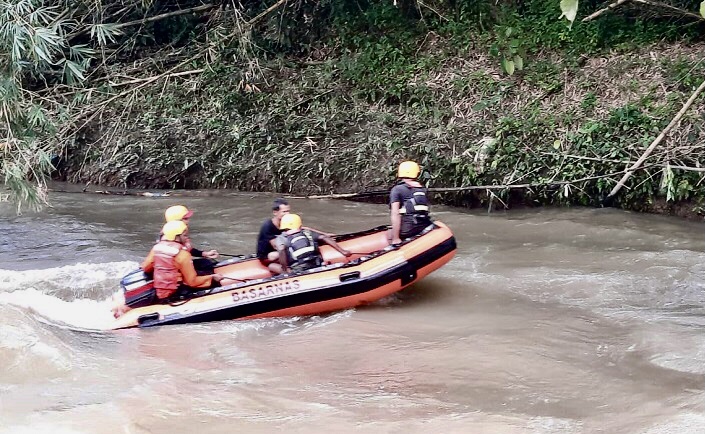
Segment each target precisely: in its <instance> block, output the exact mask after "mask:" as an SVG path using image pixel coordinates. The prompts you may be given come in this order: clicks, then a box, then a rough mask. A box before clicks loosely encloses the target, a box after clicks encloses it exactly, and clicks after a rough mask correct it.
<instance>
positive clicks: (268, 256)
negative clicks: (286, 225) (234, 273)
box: [257, 198, 291, 267]
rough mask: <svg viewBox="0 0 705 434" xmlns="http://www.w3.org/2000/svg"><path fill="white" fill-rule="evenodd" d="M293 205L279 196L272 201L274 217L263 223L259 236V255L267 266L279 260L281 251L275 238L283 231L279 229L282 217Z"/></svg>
mask: <svg viewBox="0 0 705 434" xmlns="http://www.w3.org/2000/svg"><path fill="white" fill-rule="evenodd" d="M290 210H291V207H290V206H289V202H287V201H286V200H285V199H282V198H278V199H275V200H274V203H272V218H271V219H267V220H265V221H264V223H262V227H261V228H260V230H259V235H258V236H257V257H258V258H259V260H260V262H261V263H262V265H264V266H265V267H266V266H268V265H269V264H271V263H272V262H275V263H277V262H279V253H278V252H277V250H276V248H275V245H274V239H275V238H276V237H277V236H278V235H279V234H281V233H282V231H281V230H280V229H279V224H280V223H281V220H282V217H284V215H286V214H289V211H290Z"/></svg>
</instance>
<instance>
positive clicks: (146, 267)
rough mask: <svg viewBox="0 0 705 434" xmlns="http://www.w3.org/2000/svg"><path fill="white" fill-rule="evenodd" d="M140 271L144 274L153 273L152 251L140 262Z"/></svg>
mask: <svg viewBox="0 0 705 434" xmlns="http://www.w3.org/2000/svg"><path fill="white" fill-rule="evenodd" d="M141 268H142V271H144V272H145V273H151V272H152V271H154V249H152V250H150V251H149V255H147V257H146V258H145V260H144V261H142V266H141Z"/></svg>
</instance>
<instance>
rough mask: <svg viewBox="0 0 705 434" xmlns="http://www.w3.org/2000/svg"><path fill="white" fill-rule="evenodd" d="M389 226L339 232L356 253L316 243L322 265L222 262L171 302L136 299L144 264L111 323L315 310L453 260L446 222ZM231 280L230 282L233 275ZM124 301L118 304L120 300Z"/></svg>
mask: <svg viewBox="0 0 705 434" xmlns="http://www.w3.org/2000/svg"><path fill="white" fill-rule="evenodd" d="M387 229H388V227H387V226H379V227H376V228H373V229H370V230H366V231H362V232H356V233H351V234H344V235H337V236H335V237H334V239H335V241H336V242H337V243H338V244H340V245H341V246H342V247H343V248H344V249H347V250H349V251H351V252H353V256H351V257H348V258H346V257H344V256H343V255H341V254H340V253H338V252H337V251H336V250H334V249H333V248H332V247H330V246H327V245H324V246H321V247H320V249H321V254H322V255H323V259H324V261H325V262H324V265H323V266H321V267H317V268H313V269H309V270H306V271H304V272H301V273H292V274H281V275H276V276H272V273H270V272H269V270H268V269H267V267H265V266H263V265H262V264H261V263H260V261H259V260H258V259H257V258H256V257H255V256H254V255H253V256H249V257H242V258H233V259H230V260H227V261H223V262H219V263H218V264H216V266H215V272H217V273H220V274H222V275H223V276H225V277H226V278H228V279H230V280H226V279H224V280H223V282H222V283H227V284H226V285H224V286H221V287H218V288H214V289H206V290H202V291H198V292H194V293H192V294H190V295H189V296H188V298H184V299H180V300H174V301H172V302H170V303H163V304H151V305H147V306H141V307H135V308H132V309H130V307H132V306H139V305H141V304H143V303H141V302H142V301H144V300H145V299H147V298H150V297H151V294H152V293H153V291H154V289H153V285H152V280H151V279H150V277H149V276H148V275H146V274H145V273H143V272H142V270H137V271H134V272H132V273H130V274H128V275H127V276H125V277H124V278H123V279H122V281H121V289H122V295H123V296H124V305H125V306H126V307H127V309H125V310H126V312H125V313H123V314H122V315H121V316H120V317H119V318H116V319H115V321H114V322H113V323H112V324H111V325H110V327H109V328H111V329H123V328H130V327H151V326H158V325H166V324H184V323H195V322H205V321H218V320H229V319H254V318H265V317H277V316H298V315H315V314H320V313H325V312H331V311H336V310H342V309H348V308H352V307H355V306H359V305H362V304H367V303H371V302H374V301H376V300H379V299H380V298H383V297H386V296H388V295H390V294H392V293H395V292H397V291H400V290H401V289H403V288H405V287H407V286H409V285H411V284H412V283H414V282H416V281H418V280H419V279H422V278H423V277H425V276H426V275H428V274H429V273H431V272H432V271H435V270H437V269H439V268H440V267H442V266H443V265H445V264H446V263H447V262H448V261H450V260H451V258H452V257H453V255H454V254H455V250H456V244H455V238H454V237H453V234H452V232H451V231H450V229H449V228H448V227H447V226H446V225H445V224H443V223H441V222H434V223H433V224H431V225H430V226H428V227H427V228H426V229H425V230H424V231H423V232H421V233H420V234H419V235H417V236H415V237H412V238H408V239H406V240H404V241H403V242H402V243H401V244H394V245H389V242H388V241H387ZM230 282H232V283H230ZM125 306H123V307H125Z"/></svg>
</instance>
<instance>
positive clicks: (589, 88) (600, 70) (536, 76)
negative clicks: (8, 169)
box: [55, 41, 705, 218]
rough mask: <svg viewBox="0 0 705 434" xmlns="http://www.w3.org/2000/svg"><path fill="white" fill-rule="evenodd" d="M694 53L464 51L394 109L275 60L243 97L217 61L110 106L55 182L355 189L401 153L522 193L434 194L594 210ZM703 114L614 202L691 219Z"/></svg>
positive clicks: (704, 135)
mask: <svg viewBox="0 0 705 434" xmlns="http://www.w3.org/2000/svg"><path fill="white" fill-rule="evenodd" d="M441 43H442V42H441V41H436V42H435V44H441ZM704 48H705V45H703V44H695V45H682V44H675V45H653V46H649V47H646V48H644V49H643V50H641V51H638V52H629V53H621V54H620V53H613V54H611V55H609V56H607V57H602V56H600V57H584V58H582V60H581V62H580V64H576V65H575V66H574V67H573V68H567V67H563V68H562V69H559V66H558V65H566V62H567V60H566V59H565V58H563V59H559V58H555V57H554V56H553V55H550V54H543V55H542V57H537V58H535V59H533V62H532V63H530V64H527V66H526V68H525V70H524V72H523V74H522V75H519V76H506V75H502V74H501V71H498V70H497V65H496V62H494V61H493V59H491V58H490V57H489V56H486V55H480V54H478V53H472V54H471V55H470V56H468V57H464V58H461V57H453V58H446V59H444V60H443V61H442V62H439V63H438V64H437V65H436V66H435V67H433V68H429V69H427V70H425V71H422V72H419V73H418V74H416V75H414V76H412V77H408V81H407V82H406V83H405V86H406V88H407V90H408V91H409V92H411V93H410V94H409V95H406V96H405V100H404V101H396V102H395V101H390V100H388V99H387V100H380V99H375V100H370V99H368V98H364V97H363V96H361V95H358V94H356V90H355V88H354V87H353V86H352V85H351V84H350V82H349V81H346V80H344V79H343V78H342V77H341V73H340V71H337V69H338V68H337V67H336V59H329V60H327V61H325V62H321V63H311V64H298V65H291V64H289V65H285V64H283V63H281V64H279V65H278V68H277V69H276V70H274V66H275V65H270V66H271V68H269V69H267V70H271V71H273V72H272V73H271V75H270V76H269V79H268V80H267V83H268V84H269V85H268V86H267V87H266V88H262V89H259V91H258V92H252V91H251V92H246V91H243V90H242V89H241V88H240V86H241V84H240V82H238V81H236V80H235V79H234V78H233V77H234V76H235V75H234V74H235V72H234V70H230V71H229V70H227V68H226V69H224V70H222V71H220V72H219V73H213V74H206V73H204V74H203V75H201V76H197V77H185V78H179V79H173V80H169V81H166V82H164V83H163V85H162V86H160V87H159V88H158V89H156V88H155V89H153V91H154V92H155V93H156V92H157V91H158V94H155V93H151V92H148V91H147V92H143V93H142V94H138V95H134V96H133V97H132V100H131V101H129V105H128V106H117V105H116V106H111V107H110V108H109V110H110V114H109V115H105V116H103V117H102V118H101V119H100V120H96V121H95V122H92V123H91V124H90V126H89V127H86V128H85V129H84V130H83V134H82V135H81V140H80V141H79V140H77V141H76V142H75V146H73V147H68V148H67V149H65V153H64V155H63V158H62V160H63V161H62V164H61V165H60V167H59V169H60V170H59V171H58V172H56V173H55V175H56V176H55V178H56V179H58V180H66V181H70V182H74V183H78V184H85V183H88V182H91V183H94V184H102V185H106V186H113V187H115V186H118V187H123V188H159V189H171V188H186V189H190V188H197V189H198V188H234V189H238V190H245V191H273V192H278V193H286V194H296V195H310V194H318V195H320V194H334V193H356V192H362V191H370V190H380V189H382V190H384V189H387V188H388V187H389V185H390V183H391V182H392V180H393V177H394V170H395V167H396V165H397V164H398V162H399V161H400V160H402V159H407V158H410V159H415V160H417V161H419V162H420V163H421V164H422V166H423V169H424V171H423V173H422V178H423V181H425V182H426V184H427V185H428V186H429V187H436V188H457V187H463V186H475V185H508V186H513V185H517V184H520V185H523V184H531V185H532V186H533V187H531V188H518V189H510V188H507V189H501V188H500V189H496V190H475V191H460V192H449V193H439V194H438V195H437V198H436V199H437V200H438V201H439V202H441V203H447V204H452V205H460V206H469V207H491V206H500V207H505V206H506V207H516V206H544V205H571V204H576V205H585V206H600V203H601V200H602V199H603V198H604V197H605V195H606V194H607V192H609V190H610V189H611V188H612V187H613V186H614V185H615V183H616V181H617V180H618V179H619V177H620V176H621V174H622V173H623V171H624V170H625V168H626V167H628V165H629V164H631V163H633V162H634V161H636V159H637V158H638V157H639V156H640V155H641V153H642V152H643V150H644V149H645V148H646V147H647V146H648V144H649V143H650V142H651V141H652V140H653V138H655V137H656V136H657V135H658V133H659V131H660V130H661V129H662V128H663V127H664V126H665V125H666V124H667V123H668V122H669V121H670V120H671V118H672V117H673V115H674V114H675V112H677V111H678V109H679V108H680V107H681V105H682V104H683V102H684V101H685V100H686V99H687V98H688V96H689V92H691V91H692V89H693V86H695V85H696V83H697V82H698V80H700V79H701V78H704V77H705V75H704V74H703V73H702V69H698V65H700V64H701V61H702V58H701V53H702V52H703V49H704ZM426 50H427V53H428V54H429V55H431V53H433V52H434V51H435V50H434V49H433V48H432V47H427V48H426ZM337 60H340V59H337ZM233 68H234V67H233ZM336 71H337V72H336ZM263 87H264V86H263ZM704 112H705V111H704V110H703V105H702V104H701V103H700V104H695V105H694V106H693V107H692V108H691V110H690V111H689V113H688V114H687V115H686V118H685V119H684V120H683V121H682V123H681V125H680V126H679V127H678V128H676V129H674V130H673V131H672V132H671V133H670V134H669V135H668V137H667V139H666V141H665V142H664V143H663V145H662V146H661V147H660V148H659V149H658V150H657V151H656V152H655V153H654V155H653V156H652V157H651V158H650V159H649V160H647V162H646V163H645V166H644V169H643V170H640V171H638V172H637V173H636V174H635V175H634V176H633V177H632V179H631V180H630V183H629V185H628V187H629V188H628V189H625V190H624V191H623V192H622V193H621V194H620V196H619V198H618V201H617V202H616V205H617V206H620V207H623V208H626V209H632V210H637V211H644V212H658V213H667V214H674V215H681V216H688V217H691V218H694V217H697V216H698V215H700V213H701V212H702V204H703V194H702V193H701V192H700V189H699V187H698V186H699V183H700V182H701V180H702V175H701V174H702V172H701V171H699V168H698V167H697V166H698V165H699V156H700V155H701V152H702V147H703V143H705V132H704V130H703V125H702V122H699V121H698V119H701V118H702V116H703V114H704ZM552 183H553V184H552ZM666 199H669V200H666Z"/></svg>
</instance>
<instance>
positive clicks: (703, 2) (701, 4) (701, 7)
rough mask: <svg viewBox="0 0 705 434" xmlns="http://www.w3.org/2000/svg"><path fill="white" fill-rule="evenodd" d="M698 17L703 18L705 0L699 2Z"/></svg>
mask: <svg viewBox="0 0 705 434" xmlns="http://www.w3.org/2000/svg"><path fill="white" fill-rule="evenodd" d="M700 16H701V17H703V18H705V0H703V1H702V2H700Z"/></svg>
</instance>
